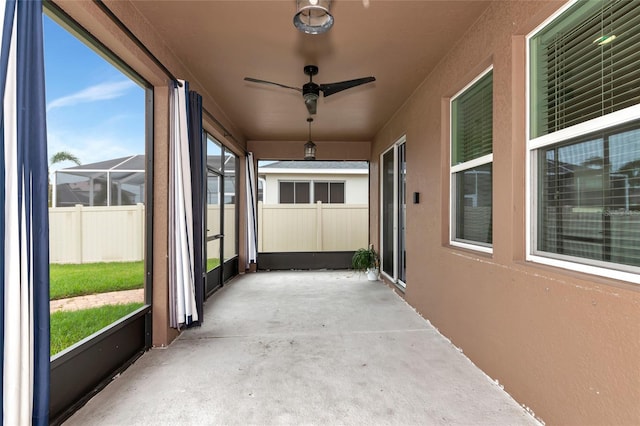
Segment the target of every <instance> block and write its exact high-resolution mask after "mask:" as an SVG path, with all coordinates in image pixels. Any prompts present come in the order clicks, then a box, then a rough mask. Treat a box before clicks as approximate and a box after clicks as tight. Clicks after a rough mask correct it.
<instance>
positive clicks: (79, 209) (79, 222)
mask: <svg viewBox="0 0 640 426" xmlns="http://www.w3.org/2000/svg"><path fill="white" fill-rule="evenodd" d="M75 216H76V217H75V221H74V222H75V224H76V226H75V227H76V260H77V262H78V263H83V262H82V239H83V238H84V236H83V232H82V204H76V211H75Z"/></svg>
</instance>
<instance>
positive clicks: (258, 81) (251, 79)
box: [244, 77, 302, 93]
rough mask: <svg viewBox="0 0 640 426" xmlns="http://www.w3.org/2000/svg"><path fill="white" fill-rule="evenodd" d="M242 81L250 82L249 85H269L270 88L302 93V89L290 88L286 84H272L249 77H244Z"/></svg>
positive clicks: (271, 82)
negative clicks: (276, 87) (274, 87)
mask: <svg viewBox="0 0 640 426" xmlns="http://www.w3.org/2000/svg"><path fill="white" fill-rule="evenodd" d="M244 80H245V81H250V82H251V83H261V84H271V85H272V86H278V87H282V88H284V89H291V90H295V91H296V92H300V93H302V89H300V88H298V87H291V86H287V85H286V84H280V83H274V82H273V81H267V80H259V79H257V78H251V77H245V78H244Z"/></svg>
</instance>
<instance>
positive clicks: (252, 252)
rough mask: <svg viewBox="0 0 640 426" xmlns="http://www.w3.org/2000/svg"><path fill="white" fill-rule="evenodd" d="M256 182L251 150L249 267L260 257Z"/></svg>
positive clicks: (248, 208)
mask: <svg viewBox="0 0 640 426" xmlns="http://www.w3.org/2000/svg"><path fill="white" fill-rule="evenodd" d="M256 184H257V182H256V173H255V169H254V163H253V153H251V152H250V153H248V154H247V264H246V267H247V268H249V264H250V263H252V262H256V259H257V257H258V247H257V241H258V239H257V237H258V235H257V219H256V218H257V210H256V208H257V205H258V199H257V191H256Z"/></svg>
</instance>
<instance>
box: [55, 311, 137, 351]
mask: <svg viewBox="0 0 640 426" xmlns="http://www.w3.org/2000/svg"><path fill="white" fill-rule="evenodd" d="M142 305H143V304H142V303H128V304H126V305H105V306H101V307H99V308H92V309H83V310H80V311H60V312H55V313H53V314H51V355H54V354H57V353H58V352H60V351H62V350H64V349H66V348H68V347H69V346H71V345H73V344H74V343H77V342H79V341H80V340H82V339H84V338H85V337H87V336H90V335H91V334H93V333H95V332H96V331H98V330H100V329H102V328H104V327H106V326H107V325H109V324H111V323H113V322H115V321H117V320H119V319H120V318H122V317H124V316H125V315H127V314H130V313H131V312H133V311H135V310H136V309H138V308H140V307H141V306H142Z"/></svg>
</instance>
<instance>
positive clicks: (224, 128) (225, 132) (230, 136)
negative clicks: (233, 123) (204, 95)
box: [202, 107, 240, 145]
mask: <svg viewBox="0 0 640 426" xmlns="http://www.w3.org/2000/svg"><path fill="white" fill-rule="evenodd" d="M202 112H203V113H205V115H206V116H207V117H209V118H210V119H211V120H213V122H214V123H216V124H217V125H218V126H219V127H220V128H221V129H222V132H223V134H222V135H223V136H224V137H225V138H226V137H229V138H231V139H233V140H234V142H235V143H237V144H238V145H240V142H238V140H237V139H236V138H235V137H234V136H233V135H232V134H231V132H230V131H228V130H227V128H226V127H224V125H223V124H222V123H221V122H220V121H218V119H217V118H215V117H214V116H213V114H211V113H210V112H209V111H207V110H206V109H205V108H204V107H202Z"/></svg>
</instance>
